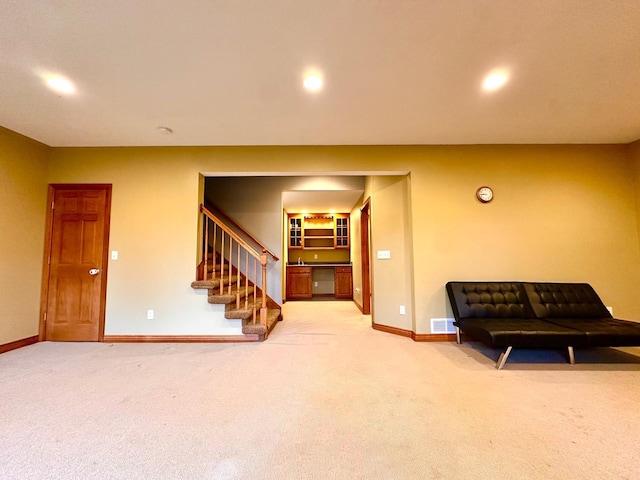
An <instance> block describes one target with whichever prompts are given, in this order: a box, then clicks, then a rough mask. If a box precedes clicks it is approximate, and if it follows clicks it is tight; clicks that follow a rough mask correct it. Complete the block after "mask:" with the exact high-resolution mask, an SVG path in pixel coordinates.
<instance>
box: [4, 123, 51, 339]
mask: <svg viewBox="0 0 640 480" xmlns="http://www.w3.org/2000/svg"><path fill="white" fill-rule="evenodd" d="M49 152H50V148H49V147H47V146H46V145H43V144H41V143H38V142H36V141H33V140H30V139H28V138H26V137H23V136H22V135H18V134H17V133H14V132H11V131H9V130H6V129H4V128H2V127H0V224H1V225H2V227H1V228H0V265H2V266H1V267H0V305H2V307H1V308H0V345H2V344H5V343H9V342H13V341H15V340H22V339H24V338H27V337H32V336H34V335H37V334H38V325H39V311H40V283H41V278H42V254H43V251H44V231H45V214H46V204H47V183H46V170H47V159H48V156H49Z"/></svg>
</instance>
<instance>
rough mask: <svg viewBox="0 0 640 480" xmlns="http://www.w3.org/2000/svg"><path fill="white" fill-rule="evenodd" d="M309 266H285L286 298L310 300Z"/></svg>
mask: <svg viewBox="0 0 640 480" xmlns="http://www.w3.org/2000/svg"><path fill="white" fill-rule="evenodd" d="M311 296H312V291H311V267H306V266H301V267H298V266H292V267H287V299H291V300H311Z"/></svg>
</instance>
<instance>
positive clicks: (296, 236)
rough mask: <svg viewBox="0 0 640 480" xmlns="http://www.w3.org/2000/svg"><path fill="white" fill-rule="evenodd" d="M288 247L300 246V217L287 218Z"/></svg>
mask: <svg viewBox="0 0 640 480" xmlns="http://www.w3.org/2000/svg"><path fill="white" fill-rule="evenodd" d="M289 248H302V217H290V218H289Z"/></svg>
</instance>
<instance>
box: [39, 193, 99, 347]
mask: <svg viewBox="0 0 640 480" xmlns="http://www.w3.org/2000/svg"><path fill="white" fill-rule="evenodd" d="M51 189H52V191H51V190H50V195H49V198H50V199H51V198H52V201H51V203H50V207H51V210H50V212H49V217H50V218H49V225H50V226H51V228H50V230H49V232H48V240H49V242H48V245H49V252H48V261H47V268H46V270H47V271H48V272H47V273H48V281H47V285H46V289H45V292H46V295H45V298H46V300H45V305H44V315H43V323H44V326H43V328H41V336H42V334H43V333H44V339H45V340H59V341H99V340H102V337H103V335H104V303H105V296H106V280H107V276H106V267H107V258H108V248H109V246H108V238H109V216H110V210H111V185H53V186H52V187H51ZM43 330H44V332H43Z"/></svg>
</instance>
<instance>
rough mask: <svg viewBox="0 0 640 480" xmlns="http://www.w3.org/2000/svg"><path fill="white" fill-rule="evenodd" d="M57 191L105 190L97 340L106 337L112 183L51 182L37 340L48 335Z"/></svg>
mask: <svg viewBox="0 0 640 480" xmlns="http://www.w3.org/2000/svg"><path fill="white" fill-rule="evenodd" d="M57 190H105V191H106V198H105V212H104V237H103V244H102V245H103V246H102V273H101V275H102V276H103V280H102V286H101V289H100V318H99V325H98V342H102V341H103V340H104V319H105V311H106V301H107V270H108V267H109V232H110V225H111V190H112V185H111V184H110V183H51V184H49V189H48V192H47V216H46V220H45V225H46V226H45V234H44V255H43V256H42V286H41V290H40V292H41V293H40V321H39V323H40V325H39V329H38V341H40V342H43V341H45V340H47V338H46V333H47V329H46V313H47V307H48V304H49V275H50V273H51V266H50V259H51V241H52V239H53V201H54V199H55V196H56V191H57Z"/></svg>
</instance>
